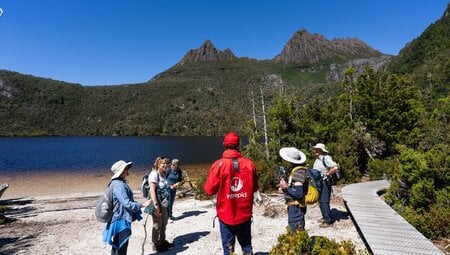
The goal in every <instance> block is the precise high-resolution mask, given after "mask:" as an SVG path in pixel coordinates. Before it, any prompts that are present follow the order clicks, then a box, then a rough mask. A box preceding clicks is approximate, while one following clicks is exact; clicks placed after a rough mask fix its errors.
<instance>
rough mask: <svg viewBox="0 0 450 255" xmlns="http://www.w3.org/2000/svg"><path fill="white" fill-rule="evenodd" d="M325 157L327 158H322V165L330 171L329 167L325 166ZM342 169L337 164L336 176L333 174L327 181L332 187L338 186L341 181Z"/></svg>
mask: <svg viewBox="0 0 450 255" xmlns="http://www.w3.org/2000/svg"><path fill="white" fill-rule="evenodd" d="M325 157H326V156H323V158H322V164H323V165H324V166H325V168H326V169H327V170H328V168H329V167H328V166H327V165H326V164H325ZM340 168H341V167H340V166H339V164H337V170H336V172H335V173H334V174H332V175H331V176H329V177H328V178H327V179H325V181H326V182H328V183H330V184H331V185H336V183H337V182H338V181H339V179H341V172H340Z"/></svg>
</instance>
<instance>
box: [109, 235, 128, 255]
mask: <svg viewBox="0 0 450 255" xmlns="http://www.w3.org/2000/svg"><path fill="white" fill-rule="evenodd" d="M130 235H131V230H129V229H125V230H123V231H121V232H119V233H118V234H117V235H115V236H114V238H113V243H114V244H115V245H113V246H112V248H111V255H127V249H128V240H127V241H126V242H125V243H124V244H122V246H121V247H120V248H119V249H118V250H116V249H115V248H114V246H116V247H118V246H119V245H120V244H121V243H122V242H123V241H124V240H126V239H128V238H129V237H130Z"/></svg>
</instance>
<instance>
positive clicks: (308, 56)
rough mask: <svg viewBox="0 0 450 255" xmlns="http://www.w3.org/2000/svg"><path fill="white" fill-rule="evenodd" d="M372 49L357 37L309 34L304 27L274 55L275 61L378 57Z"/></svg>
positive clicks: (378, 54)
mask: <svg viewBox="0 0 450 255" xmlns="http://www.w3.org/2000/svg"><path fill="white" fill-rule="evenodd" d="M381 55H382V53H381V52H379V51H377V50H374V49H373V48H371V47H370V46H369V45H367V44H366V43H364V42H362V41H361V40H359V39H357V38H334V39H333V40H331V41H330V40H328V39H326V38H325V37H324V36H323V35H320V34H311V33H309V32H308V31H307V30H306V29H302V30H300V31H298V32H296V33H295V34H294V35H293V36H292V38H291V39H290V40H289V41H288V43H287V44H286V45H285V46H284V48H283V50H282V52H281V53H280V54H279V55H277V56H275V58H273V60H274V61H275V62H284V63H318V62H321V61H326V60H336V59H341V60H348V59H350V58H355V57H358V58H362V57H379V56H381Z"/></svg>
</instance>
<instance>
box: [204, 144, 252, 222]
mask: <svg viewBox="0 0 450 255" xmlns="http://www.w3.org/2000/svg"><path fill="white" fill-rule="evenodd" d="M233 158H236V159H237V161H238V165H239V171H237V172H235V171H234V168H233V161H232V159H233ZM204 190H205V192H206V193H207V194H208V195H214V194H216V193H217V204H216V211H217V217H219V219H220V220H221V221H222V222H224V223H225V224H228V225H237V224H240V223H243V222H246V221H248V220H250V219H251V217H252V210H253V193H254V192H256V191H257V190H258V180H257V177H256V167H255V164H254V163H253V161H251V160H250V159H248V158H245V157H244V156H242V154H241V153H240V152H239V151H237V150H232V149H228V150H225V151H224V152H223V156H222V158H221V159H219V160H217V161H216V162H214V163H213V164H212V166H211V168H210V169H209V173H208V177H207V179H206V183H205V186H204Z"/></svg>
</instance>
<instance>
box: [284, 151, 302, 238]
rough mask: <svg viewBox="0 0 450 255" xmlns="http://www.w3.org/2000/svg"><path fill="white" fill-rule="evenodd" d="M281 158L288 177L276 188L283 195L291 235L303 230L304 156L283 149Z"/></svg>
mask: <svg viewBox="0 0 450 255" xmlns="http://www.w3.org/2000/svg"><path fill="white" fill-rule="evenodd" d="M279 153H280V156H281V158H282V159H283V160H284V161H285V162H287V163H288V164H289V169H288V171H287V173H286V175H287V176H289V177H288V178H289V179H288V180H284V179H283V178H282V179H281V180H280V183H279V184H278V188H279V190H280V191H281V192H283V193H284V198H285V200H286V205H287V210H288V225H289V227H290V228H291V231H292V233H295V231H297V230H304V229H305V214H306V204H302V203H300V202H299V201H301V198H303V197H304V196H305V195H306V193H307V192H308V190H307V188H308V187H307V183H306V178H307V176H306V170H307V168H306V166H305V162H306V156H305V154H304V153H303V152H301V151H300V150H298V149H297V148H295V147H285V148H281V149H280V152H279Z"/></svg>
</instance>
